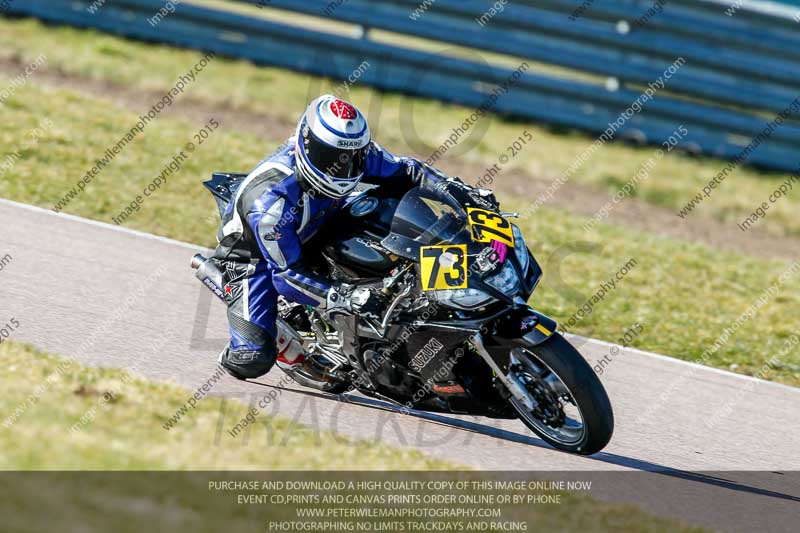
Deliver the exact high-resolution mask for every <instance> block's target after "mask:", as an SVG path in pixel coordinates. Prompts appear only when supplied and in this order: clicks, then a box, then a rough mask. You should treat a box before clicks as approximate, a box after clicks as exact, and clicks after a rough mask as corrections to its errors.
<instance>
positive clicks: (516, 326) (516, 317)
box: [472, 305, 557, 410]
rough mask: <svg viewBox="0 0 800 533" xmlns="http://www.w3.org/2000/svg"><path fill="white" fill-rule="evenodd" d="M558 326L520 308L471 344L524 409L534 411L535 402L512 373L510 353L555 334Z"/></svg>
mask: <svg viewBox="0 0 800 533" xmlns="http://www.w3.org/2000/svg"><path fill="white" fill-rule="evenodd" d="M556 328H557V324H556V322H555V320H553V319H552V318H550V317H548V316H546V315H543V314H542V313H539V312H538V311H535V310H534V309H532V308H531V307H529V306H527V305H526V306H524V307H519V308H517V309H514V310H513V311H511V313H510V314H509V315H504V316H502V317H500V318H498V319H496V320H495V321H494V323H493V324H491V326H490V329H489V331H490V333H489V334H487V336H486V337H484V336H483V335H482V334H481V333H477V334H476V335H475V336H474V337H473V338H472V344H473V345H474V346H475V349H476V350H477V351H478V354H479V355H480V356H481V357H482V358H483V360H484V361H486V364H488V365H489V367H490V368H491V369H492V371H493V372H494V374H495V376H496V377H497V379H499V380H500V382H501V383H503V385H505V387H506V389H508V392H509V393H510V394H511V395H512V396H513V397H514V398H516V399H517V400H519V401H520V402H522V403H523V404H524V405H525V406H526V407H528V408H529V409H531V410H533V409H535V408H536V402H535V400H534V399H533V398H532V397H531V395H530V394H529V393H528V391H527V389H526V388H525V386H524V385H523V384H522V383H521V382H520V380H519V379H518V377H517V375H516V373H515V372H514V371H513V367H514V366H515V364H518V362H517V361H515V358H514V356H513V355H512V353H511V351H512V350H513V349H514V348H517V347H519V346H520V344H523V345H528V346H530V347H534V346H538V345H539V344H541V343H543V342H544V341H546V340H547V339H549V338H550V337H551V336H553V334H554V333H555V332H556Z"/></svg>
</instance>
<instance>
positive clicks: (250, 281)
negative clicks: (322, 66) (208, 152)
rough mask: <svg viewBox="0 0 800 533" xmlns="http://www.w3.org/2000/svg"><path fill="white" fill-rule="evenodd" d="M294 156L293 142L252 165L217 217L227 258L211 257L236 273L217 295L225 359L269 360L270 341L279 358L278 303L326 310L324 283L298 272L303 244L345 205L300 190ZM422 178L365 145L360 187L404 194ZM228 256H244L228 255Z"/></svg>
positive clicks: (409, 162) (416, 166)
mask: <svg viewBox="0 0 800 533" xmlns="http://www.w3.org/2000/svg"><path fill="white" fill-rule="evenodd" d="M295 149H296V139H295V138H292V139H289V140H288V141H287V142H286V143H285V144H283V145H282V146H281V147H279V148H278V149H277V150H276V151H275V152H274V153H273V154H272V155H270V156H269V157H267V158H266V159H265V160H263V161H262V162H261V163H259V165H258V166H257V167H256V168H255V169H254V170H253V171H252V172H251V173H250V174H249V175H248V176H247V178H246V179H245V181H244V182H243V183H242V185H241V186H240V187H239V189H238V190H237V192H236V197H235V200H234V201H233V202H231V204H230V206H229V207H228V212H227V213H226V214H225V216H224V217H223V220H224V221H225V222H224V226H223V228H222V230H221V232H220V238H221V241H220V247H223V245H225V244H226V243H227V246H228V250H227V251H226V252H225V254H219V253H218V254H216V257H217V258H218V259H222V263H223V265H224V266H225V267H226V271H228V272H230V271H231V270H237V269H238V273H236V272H233V273H232V275H230V276H229V279H230V283H229V285H228V286H226V289H225V290H226V294H227V295H228V299H227V301H228V307H229V311H228V318H229V322H230V331H231V342H230V346H229V348H230V351H232V352H237V351H238V352H242V353H248V352H253V353H254V355H255V353H261V354H262V355H263V354H264V353H266V352H267V351H269V352H270V353H275V348H274V345H275V340H276V339H277V341H278V345H279V346H278V350H280V344H281V343H280V340H281V339H280V337H281V334H280V332H277V331H276V318H277V298H278V296H279V295H282V296H284V297H285V298H286V299H288V300H290V301H292V302H296V303H299V304H304V305H310V306H314V307H318V308H325V306H326V304H327V296H328V292H329V291H330V289H331V283H330V281H329V280H326V279H325V278H323V277H320V276H317V275H315V274H314V273H312V272H310V271H309V270H308V269H306V268H305V267H304V265H303V244H304V243H306V242H308V241H309V240H310V239H311V238H312V237H314V236H315V235H316V234H317V233H318V232H319V231H320V229H321V228H323V227H324V226H325V223H326V222H327V221H329V220H331V218H332V217H333V216H334V215H335V214H336V213H338V212H339V211H340V210H341V208H342V207H343V205H344V203H345V200H344V199H335V198H331V197H328V196H324V195H323V194H322V193H320V192H318V190H317V189H315V188H312V187H310V186H309V185H308V184H307V183H304V182H303V180H302V178H300V177H299V176H298V175H297V174H296V172H295V169H296V157H295ZM426 174H427V172H426V171H425V170H424V169H423V167H422V165H421V164H420V163H419V162H417V161H416V160H414V159H410V158H400V157H395V156H394V155H392V154H390V153H389V152H387V151H385V150H383V149H382V148H381V147H380V146H378V145H377V144H376V143H374V142H373V143H370V145H369V149H368V151H367V156H366V166H365V171H364V177H363V180H364V182H366V183H370V184H375V185H378V186H381V184H387V185H389V184H391V185H392V186H403V187H407V188H410V187H412V186H413V185H415V184H416V183H417V181H418V180H419V179H420V178H421V176H423V175H426ZM426 177H427V179H433V180H434V181H435V178H434V177H432V176H429V175H428V176H426ZM231 242H233V243H234V244H233V245H231V244H230V243H231ZM230 248H234V249H235V248H241V249H242V250H243V251H244V252H243V253H238V254H237V253H235V252H236V250H234V253H231V252H230ZM218 252H219V248H218ZM245 252H246V253H245ZM223 256H224V257H246V258H247V260H246V263H247V264H246V265H245V264H244V263H245V262H244V261H240V262H239V263H238V264H234V267H235V268H231V264H232V263H234V262H233V261H228V260H226V259H224V257H223ZM259 332H263V333H266V334H267V335H260V334H258V333H259ZM267 344H269V346H267Z"/></svg>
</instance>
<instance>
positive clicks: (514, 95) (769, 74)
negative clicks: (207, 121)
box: [8, 0, 800, 171]
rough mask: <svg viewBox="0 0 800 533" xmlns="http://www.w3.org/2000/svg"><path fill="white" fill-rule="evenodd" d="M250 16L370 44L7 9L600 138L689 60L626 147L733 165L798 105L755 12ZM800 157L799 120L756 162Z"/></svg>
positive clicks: (314, 9)
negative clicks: (336, 25)
mask: <svg viewBox="0 0 800 533" xmlns="http://www.w3.org/2000/svg"><path fill="white" fill-rule="evenodd" d="M238 3H248V4H255V5H265V4H268V5H269V6H270V7H271V8H278V9H280V10H283V11H285V12H289V13H299V14H304V15H311V16H314V17H320V18H322V17H327V16H328V15H326V13H328V14H329V15H330V17H329V18H332V19H335V20H336V21H338V22H343V23H347V24H350V25H353V27H355V28H358V29H360V31H359V32H358V33H357V34H356V35H343V34H341V32H337V31H335V30H330V29H327V28H326V27H325V25H312V26H309V25H307V24H305V25H304V24H302V23H292V22H288V23H287V22H282V21H280V22H279V21H277V20H274V19H270V20H267V19H265V18H262V17H258V16H249V15H243V14H239V13H235V12H233V11H229V10H225V9H224V7H223V8H207V7H200V6H197V5H192V4H187V3H181V4H178V5H175V6H174V7H175V12H174V13H171V14H169V15H168V16H166V17H164V18H163V19H162V20H161V21H160V22H159V23H158V24H157V25H156V26H152V25H150V24H149V23H148V22H147V19H148V18H150V17H152V16H153V15H154V14H155V13H156V12H157V11H158V10H159V9H161V8H162V7H164V5H165V0H107V1H106V2H105V4H104V5H103V6H102V8H101V9H99V10H98V11H97V14H92V13H90V12H89V11H88V10H87V8H88V7H89V5H90V4H91V1H90V0H26V1H24V2H23V1H22V0H13V1H12V3H11V5H10V6H9V7H8V9H9V11H10V12H12V13H16V14H21V15H29V16H35V17H38V18H40V19H43V20H46V21H50V22H55V23H63V24H70V25H76V26H82V27H91V28H97V29H100V30H103V31H108V32H113V33H117V34H120V35H125V36H128V37H133V38H137V39H144V40H149V41H156V42H162V43H169V44H174V45H178V46H185V47H191V48H197V49H203V50H211V51H215V52H217V53H219V54H224V55H228V56H232V57H238V58H245V59H249V60H251V61H253V62H255V63H259V64H268V65H274V66H279V67H284V68H289V69H294V70H299V71H303V72H309V73H312V74H317V75H322V76H328V77H331V78H336V79H345V78H347V77H348V76H349V75H350V74H351V73H352V72H353V71H354V70H355V69H356V68H358V66H359V65H361V64H362V63H363V62H364V61H368V62H369V65H370V68H369V69H367V70H366V71H365V72H363V73H362V75H361V77H360V79H359V81H358V82H359V83H362V84H366V85H370V86H373V87H377V88H379V89H382V90H388V91H400V92H404V93H409V94H414V95H420V96H425V97H431V98H436V99H441V100H445V101H451V102H457V103H461V104H464V105H467V106H474V107H478V106H480V105H483V104H485V102H486V101H487V98H488V95H489V93H490V92H491V91H492V89H493V88H494V87H496V86H497V85H502V84H503V83H506V84H507V82H508V80H509V79H511V78H512V77H513V79H514V83H513V86H512V87H510V88H509V90H508V92H507V94H504V95H503V96H502V97H500V98H499V99H497V102H496V103H495V104H494V105H493V106H492V109H493V110H494V111H496V112H498V113H502V114H508V115H513V116H519V117H524V118H527V119H532V120H536V121H541V122H545V123H549V124H554V125H557V126H562V127H569V128H577V129H581V130H585V131H589V132H593V133H598V134H599V133H601V132H603V131H605V130H606V129H607V128H608V125H609V123H611V122H614V121H617V119H618V118H619V117H620V113H622V112H624V111H625V110H626V109H628V108H629V106H630V105H631V104H632V103H633V102H634V101H636V100H637V98H639V97H640V96H641V94H642V92H643V91H644V90H645V89H646V87H647V86H648V85H649V84H652V83H653V82H654V81H656V80H657V79H658V78H659V77H660V76H663V74H664V72H665V71H666V70H667V69H668V68H669V67H670V65H672V64H673V63H674V62H675V60H676V59H677V58H683V60H684V64H683V66H681V67H680V69H679V70H678V71H677V72H676V73H675V74H674V75H673V76H672V77H671V78H669V80H668V81H666V82H665V84H664V86H663V88H661V89H660V90H658V92H657V93H656V94H655V96H654V97H653V98H652V99H649V100H648V101H647V102H646V103H645V104H644V105H643V108H642V110H641V111H640V112H637V113H635V114H633V115H632V116H631V117H630V118H629V119H626V120H625V121H624V123H623V124H622V125H621V126H619V127H618V128H617V129H616V133H615V136H616V137H622V138H626V139H634V140H636V141H639V142H647V143H652V144H659V143H661V142H662V141H664V140H665V139H666V138H667V137H669V136H670V135H671V134H672V132H673V131H674V130H675V128H676V127H677V126H678V125H680V124H682V125H684V126H685V127H686V129H687V130H688V134H687V135H686V136H685V138H684V139H683V140H682V141H681V143H680V144H679V146H682V147H683V148H684V149H687V150H691V151H699V152H703V153H705V154H709V155H714V156H719V157H725V158H736V157H737V156H738V155H739V154H740V153H741V152H742V150H743V148H744V147H745V146H747V145H748V143H750V142H751V140H752V139H754V138H756V137H757V136H758V135H759V134H760V133H762V132H763V131H764V129H765V128H766V126H767V124H768V123H769V122H770V121H771V120H772V119H773V118H774V117H775V116H776V115H777V114H778V113H780V112H781V111H783V110H785V109H786V108H787V106H789V104H790V103H791V102H793V101H794V99H795V98H797V97H798V96H800V31H798V30H800V24H798V23H795V22H794V20H792V19H791V18H790V17H786V16H776V15H767V14H765V13H763V12H756V11H752V10H748V9H746V8H745V7H742V8H740V9H739V10H738V11H737V12H736V13H735V15H734V16H726V15H725V14H724V10H725V9H726V8H725V7H724V5H722V4H719V3H714V2H698V1H697V0H669V1H668V2H666V3H664V4H663V5H662V8H663V11H662V12H658V13H654V14H653V13H652V8H653V6H654V5H657V4H656V3H654V1H653V0H594V1H591V0H589V1H588V2H587V4H589V5H588V7H587V8H586V10H584V11H583V12H581V13H579V14H578V16H575V13H576V8H577V6H579V5H581V4H580V3H576V2H575V0H513V1H509V2H508V3H506V4H505V5H504V8H503V10H502V11H501V12H499V13H496V14H495V15H494V16H493V17H491V19H490V20H489V21H488V22H487V23H486V24H484V25H482V26H481V25H479V24H478V23H477V22H476V20H477V19H479V18H480V17H481V16H482V15H483V14H484V13H486V12H487V10H488V9H490V8H491V7H492V6H493V5H495V6H496V5H498V4H495V3H494V2H491V1H477V0H436V1H435V2H432V3H428V4H425V5H427V6H429V9H427V10H426V11H424V12H422V13H421V14H420V16H419V17H416V19H414V18H413V17H412V16H411V14H412V13H413V12H414V10H415V9H418V8H420V7H421V6H422V5H423V4H421V0H394V1H388V0H344V1H333V2H332V1H331V0H303V1H302V2H298V1H297V0H269V2H265V0H238ZM332 7H333V9H332ZM787 9H789V10H791V9H792V8H787ZM648 10H650V11H651V14H650V16H647V13H648ZM642 17H646V19H644V18H642ZM637 21H638V22H637ZM312 27H313V28H314V29H311V28H312ZM373 30H384V31H386V32H392V34H400V35H402V36H410V37H413V38H418V39H425V40H426V41H425V42H430V41H435V42H436V43H438V44H436V46H438V47H439V49H445V48H450V49H451V50H450V51H448V52H441V53H432V52H430V50H429V49H428V50H424V49H419V48H418V47H416V46H415V43H412V44H405V43H404V42H403V41H400V42H401V43H403V44H398V41H396V40H395V41H391V40H390V41H387V40H386V39H379V38H375V37H373V34H374V33H375V32H374V31H373ZM453 47H457V50H458V53H452V48H453ZM522 62H530V63H532V65H530V69H528V70H526V71H525V72H521V73H517V74H515V70H514V68H515V67H514V65H517V64H520V63H522ZM551 67H557V68H558V69H559V70H554V69H553V68H551ZM762 137H763V135H762ZM798 147H800V122H798V121H797V120H796V117H794V116H790V117H789V118H788V119H787V120H786V121H785V122H784V123H783V124H782V125H781V126H779V127H778V128H775V129H774V130H773V131H772V132H771V134H770V135H769V136H767V137H766V138H764V141H763V142H762V143H761V144H760V146H758V148H757V149H755V150H753V151H752V152H750V153H749V156H748V158H747V159H746V161H747V162H748V163H750V164H754V165H758V166H762V167H766V168H771V169H779V170H788V171H793V170H796V169H797V167H798V163H800V155H798V154H797V153H796V152H797V148H798Z"/></svg>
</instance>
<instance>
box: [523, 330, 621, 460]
mask: <svg viewBox="0 0 800 533" xmlns="http://www.w3.org/2000/svg"><path fill="white" fill-rule="evenodd" d="M520 348H523V349H524V350H526V351H528V352H532V353H533V355H535V357H536V358H538V359H539V361H540V362H541V363H544V364H545V365H546V366H547V367H549V369H550V370H551V371H552V372H553V373H554V374H555V375H556V376H557V377H558V378H559V379H560V380H561V382H562V383H563V384H564V386H566V388H567V389H568V390H569V394H570V395H571V396H572V398H573V399H574V401H575V404H577V408H578V410H579V411H580V415H581V418H582V419H583V424H584V432H583V436H582V438H581V439H580V440H579V441H578V442H575V443H565V442H559V441H558V440H556V439H554V438H552V436H550V435H547V434H546V433H545V432H544V431H542V429H541V428H537V427H536V426H535V425H534V424H533V423H532V422H531V421H530V420H529V419H528V418H527V417H526V415H527V416H530V412H528V413H524V412H523V410H524V406H522V407H521V406H519V405H517V404H516V403H515V402H509V403H511V405H512V407H514V409H515V410H516V411H517V413H518V414H519V415H520V420H522V422H523V423H524V424H525V425H526V426H527V427H528V428H529V429H530V430H531V431H533V432H534V433H536V434H537V435H538V436H539V437H541V438H542V439H543V440H544V441H546V442H547V443H548V444H550V445H551V446H553V447H555V448H558V449H559V450H563V451H566V452H570V453H577V454H581V455H591V454H594V453H597V452H599V451H600V450H602V449H603V448H604V447H605V446H606V444H608V442H609V441H610V440H611V435H612V434H613V433H614V413H613V411H612V409H611V402H610V401H609V399H608V394H606V391H605V388H603V384H602V383H601V382H600V379H599V378H598V377H597V375H596V374H595V373H594V370H592V367H591V366H589V363H587V362H586V360H585V359H584V358H583V356H581V354H580V353H579V352H578V351H577V350H576V349H575V348H574V347H573V346H572V345H571V344H570V343H569V342H567V340H566V339H564V337H562V336H561V335H560V334H558V333H555V334H553V335H552V336H551V337H550V338H548V339H547V340H546V341H544V342H543V343H541V344H539V345H537V346H529V345H527V344H525V343H520ZM524 357H530V356H529V355H528V354H524Z"/></svg>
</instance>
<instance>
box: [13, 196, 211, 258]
mask: <svg viewBox="0 0 800 533" xmlns="http://www.w3.org/2000/svg"><path fill="white" fill-rule="evenodd" d="M0 205H7V206H10V207H16V208H18V209H25V210H28V211H34V212H36V213H42V214H46V215H50V216H53V217H58V218H65V219H67V220H71V221H73V222H81V223H83V224H88V225H90V226H95V227H99V228H105V229H109V230H113V231H119V232H121V233H125V234H127V235H133V236H134V237H141V238H143V239H149V240H152V241H158V242H162V243H165V244H172V245H176V246H180V247H182V248H188V249H190V250H205V249H206V248H205V247H204V246H200V245H199V244H191V243H188V242H184V241H179V240H176V239H170V238H169V237H162V236H160V235H153V234H152V233H146V232H144V231H139V230H135V229H131V228H126V227H124V226H117V225H115V224H109V223H108V222H100V221H99V220H92V219H90V218H84V217H79V216H77V215H70V214H69V213H56V212H55V211H53V210H52V209H45V208H44V207H39V206H36V205H30V204H23V203H21V202H15V201H14V200H8V199H6V198H0Z"/></svg>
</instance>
